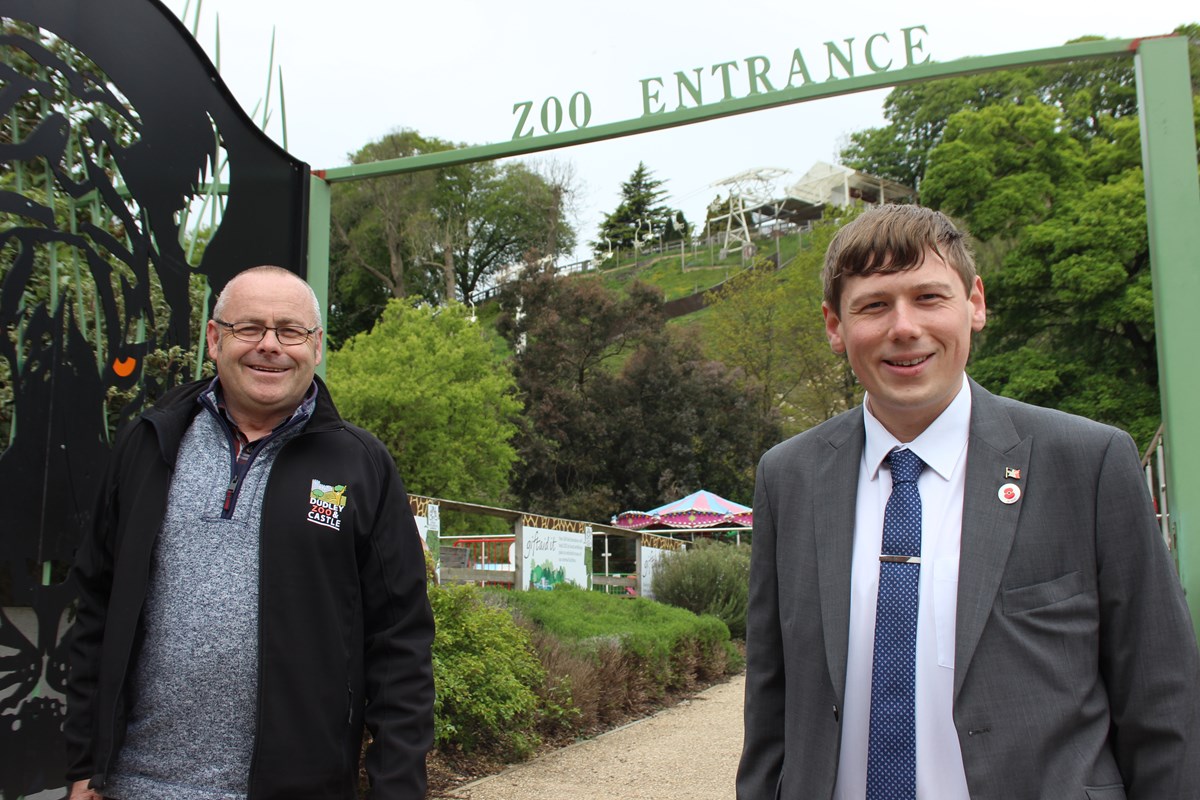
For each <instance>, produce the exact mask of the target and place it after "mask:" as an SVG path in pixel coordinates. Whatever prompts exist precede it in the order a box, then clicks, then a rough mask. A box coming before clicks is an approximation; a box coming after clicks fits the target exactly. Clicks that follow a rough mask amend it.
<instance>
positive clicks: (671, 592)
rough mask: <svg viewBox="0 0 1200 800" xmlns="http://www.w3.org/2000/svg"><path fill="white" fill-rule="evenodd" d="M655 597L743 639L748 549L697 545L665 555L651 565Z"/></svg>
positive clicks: (746, 598)
mask: <svg viewBox="0 0 1200 800" xmlns="http://www.w3.org/2000/svg"><path fill="white" fill-rule="evenodd" d="M653 580H654V596H655V597H656V598H657V599H658V600H660V601H661V602H663V603H668V604H670V605H672V606H677V607H679V608H684V609H687V610H688V611H691V612H692V613H694V614H711V615H713V616H714V617H717V618H718V619H720V620H721V621H722V622H724V623H725V624H726V625H727V626H729V633H730V635H731V636H733V637H734V638H735V639H745V638H746V606H747V604H748V602H749V597H750V548H749V547H748V546H743V545H730V544H724V543H722V542H711V541H703V540H702V541H699V542H697V543H696V545H695V546H694V547H692V548H690V549H688V550H677V551H675V552H671V553H667V554H665V555H664V556H663V557H662V559H660V560H659V561H658V563H656V564H655V565H654V578H653Z"/></svg>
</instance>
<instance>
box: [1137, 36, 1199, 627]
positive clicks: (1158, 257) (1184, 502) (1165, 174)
mask: <svg viewBox="0 0 1200 800" xmlns="http://www.w3.org/2000/svg"><path fill="white" fill-rule="evenodd" d="M1134 63H1135V65H1136V68H1137V91H1138V114H1139V116H1140V124H1141V131H1142V168H1143V170H1144V172H1145V176H1146V217H1147V227H1148V230H1149V235H1150V269H1151V274H1152V276H1153V282H1154V325H1155V334H1156V335H1155V341H1156V342H1157V346H1158V375H1159V378H1158V380H1159V389H1160V393H1161V396H1162V412H1163V422H1164V423H1165V429H1166V435H1165V437H1164V438H1165V439H1166V447H1165V450H1166V460H1167V482H1168V491H1169V495H1168V498H1167V499H1168V511H1169V512H1170V530H1171V533H1172V535H1173V536H1172V538H1173V539H1174V541H1175V547H1176V551H1175V552H1176V558H1177V559H1178V562H1179V577H1180V580H1182V581H1183V587H1184V590H1185V591H1186V592H1187V598H1188V605H1189V607H1190V608H1191V612H1192V623H1193V625H1195V626H1196V629H1197V634H1200V508H1198V507H1200V492H1198V491H1197V488H1198V487H1200V414H1197V413H1196V408H1197V405H1196V399H1197V398H1200V369H1197V368H1196V352H1195V351H1196V342H1197V341H1200V314H1197V313H1196V309H1195V305H1196V301H1197V299H1200V263H1198V262H1197V256H1196V254H1197V253H1200V225H1198V224H1197V223H1198V222H1200V179H1198V178H1197V164H1196V128H1195V123H1194V117H1193V107H1192V85H1191V77H1190V72H1189V69H1188V47H1187V40H1186V39H1184V38H1182V37H1177V38H1163V39H1147V40H1145V41H1143V42H1141V43H1140V45H1139V47H1138V49H1137V57H1136V58H1135V60H1134Z"/></svg>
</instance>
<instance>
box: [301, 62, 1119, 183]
mask: <svg viewBox="0 0 1200 800" xmlns="http://www.w3.org/2000/svg"><path fill="white" fill-rule="evenodd" d="M1140 41H1143V40H1140V39H1107V40H1103V41H1096V42H1079V43H1077V44H1068V45H1063V46H1062V47H1050V48H1045V49H1042V50H1026V51H1024V52H1020V53H1006V54H1003V55H998V56H972V57H970V58H961V59H958V60H957V61H949V62H946V63H944V64H941V63H934V62H930V63H927V64H918V65H915V66H911V67H905V68H903V69H898V70H887V71H883V72H874V73H872V74H870V75H856V76H854V77H849V78H838V79H836V80H827V81H825V82H823V83H806V84H804V85H803V86H797V87H795V88H791V89H780V90H778V91H773V92H761V93H759V94H755V95H749V96H746V97H740V98H733V99H730V100H724V101H721V102H717V103H709V104H707V105H702V106H697V107H696V108H685V109H681V110H678V111H664V112H662V113H658V114H648V115H646V116H642V117H639V118H637V119H632V120H625V121H622V122H610V123H606V124H604V125H597V126H595V127H589V128H581V129H579V130H571V131H564V132H561V133H552V134H548V135H546V136H531V137H528V138H525V139H514V140H513V141H509V142H499V143H496V144H484V145H476V146H473V147H464V148H462V149H459V150H445V151H442V152H440V153H425V154H422V155H419V156H409V157H407V158H394V159H389V160H386V161H374V162H371V163H369V164H353V165H351V166H348V167H334V168H331V169H323V170H316V171H315V174H316V175H317V176H319V177H322V178H324V179H325V180H327V181H329V182H330V183H337V182H341V181H355V180H362V179H364V178H378V177H383V176H386V175H399V174H402V173H406V172H418V171H420V170H425V169H433V168H436V167H449V166H454V165H457V164H469V163H472V162H475V161H490V160H492V159H497V158H508V157H511V156H521V155H526V154H529V153H535V152H540V151H543V150H554V149H557V148H561V147H571V146H573V145H579V144H588V143H590V142H599V141H603V140H605V139H616V138H620V137H622V136H633V135H635V134H639V133H649V132H651V131H660V130H666V129H667V128H677V127H679V126H681V125H691V124H693V123H696V122H706V121H708V120H713V119H720V118H721V117H730V116H734V115H736V114H747V113H750V112H752V111H763V110H765V109H769V108H778V107H780V106H786V105H792V104H794V103H804V102H808V101H810V100H820V99H822V98H826V97H834V96H837V95H843V94H854V93H856V92H867V91H871V90H873V89H886V88H889V87H892V86H903V85H905V84H909V83H918V82H920V81H928V80H934V79H937V78H953V77H956V76H959V75H971V74H974V73H977V72H988V71H991V70H997V69H1015V68H1019V67H1031V66H1036V65H1039V64H1055V63H1059V62H1063V61H1077V60H1080V59H1088V58H1112V57H1114V56H1121V55H1125V56H1130V55H1132V54H1133V52H1134V51H1135V50H1136V48H1137V46H1138V42H1140Z"/></svg>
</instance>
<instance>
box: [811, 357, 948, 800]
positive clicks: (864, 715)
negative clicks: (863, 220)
mask: <svg viewBox="0 0 1200 800" xmlns="http://www.w3.org/2000/svg"><path fill="white" fill-rule="evenodd" d="M863 416H864V417H865V423H866V443H865V446H864V447H863V458H862V462H861V464H860V465H859V470H858V499H857V503H856V508H855V524H854V555H853V562H852V566H851V582H850V642H849V650H848V652H847V660H846V665H847V666H846V698H845V704H844V705H845V707H844V708H843V710H842V713H843V718H842V748H841V757H840V761H839V764H838V779H837V785H836V787H835V788H834V793H833V797H834V800H863V798H864V797H865V795H866V791H867V788H866V787H867V739H868V732H869V730H870V726H871V666H872V658H873V656H874V652H875V607H876V602H877V599H878V595H879V554H880V549H881V547H882V543H883V514H884V509H885V508H886V506H887V501H888V497H889V496H890V495H891V493H892V474H891V471H890V470H889V469H887V468H886V467H885V468H883V469H880V467H881V466H884V461H885V459H886V458H887V454H888V453H890V452H891V451H892V450H893V449H895V448H897V447H907V448H908V449H910V450H912V451H913V452H914V453H916V454H917V455H918V456H919V457H920V458H921V460H922V461H924V462H925V469H924V470H923V471H922V472H921V477H920V479H919V480H918V481H917V488H918V489H919V490H920V492H921V578H920V584H919V589H918V594H919V598H920V600H919V602H920V605H919V607H918V610H917V666H916V718H917V720H916V721H917V798H918V800H970V796H969V794H968V793H967V778H966V774H965V772H964V771H963V761H962V751H961V749H960V748H959V744H958V733H957V732H956V731H955V728H954V718H953V700H954V620H955V614H956V609H957V605H958V598H957V592H958V554H959V545H960V543H961V539H962V507H963V487H964V486H965V475H966V465H967V435H968V432H969V429H970V422H971V391H970V388H969V387H968V384H967V381H966V378H965V377H964V378H963V386H962V389H961V390H960V391H959V393H958V395H957V396H956V397H955V398H954V400H953V401H952V402H951V403H950V405H949V406H947V408H946V410H945V411H943V412H942V414H941V415H940V416H939V417H938V418H937V419H936V420H934V421H933V423H932V424H931V425H930V426H929V427H928V428H926V429H925V431H924V432H923V433H922V434H921V435H920V436H918V437H917V438H916V439H914V440H913V441H912V442H907V443H906V442H900V441H898V440H897V439H896V437H894V436H892V434H890V433H888V431H887V429H885V428H884V427H883V425H882V424H880V422H879V420H877V419H876V418H875V417H874V416H872V414H871V412H870V409H869V398H868V400H867V401H865V402H864V403H863Z"/></svg>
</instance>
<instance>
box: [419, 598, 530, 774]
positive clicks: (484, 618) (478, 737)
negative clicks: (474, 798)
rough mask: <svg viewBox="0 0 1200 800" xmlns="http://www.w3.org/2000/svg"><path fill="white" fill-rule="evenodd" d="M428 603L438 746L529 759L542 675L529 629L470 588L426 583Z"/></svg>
mask: <svg viewBox="0 0 1200 800" xmlns="http://www.w3.org/2000/svg"><path fill="white" fill-rule="evenodd" d="M429 601H430V603H431V604H432V606H433V615H434V620H435V624H436V626H437V634H436V636H435V637H434V640H433V677H434V683H435V686H436V688H437V697H436V699H435V701H434V740H435V744H436V746H438V747H440V748H445V747H457V748H459V749H461V750H462V751H464V752H468V753H469V752H473V751H477V750H479V751H486V752H489V753H494V754H495V755H498V756H500V757H502V758H506V759H517V760H519V759H521V758H524V757H526V756H528V755H529V754H530V753H531V752H532V751H533V750H534V748H536V747H537V745H538V744H539V737H538V735H537V733H536V732H534V725H535V723H536V721H537V720H538V717H539V705H540V701H539V696H538V694H537V693H536V692H535V690H536V689H537V688H538V687H540V686H542V684H543V683H544V682H545V679H546V675H545V672H544V671H543V669H542V666H541V663H540V662H539V661H538V658H537V656H536V655H535V654H534V652H533V646H532V643H531V641H530V638H529V634H528V632H527V631H526V630H525V629H524V628H522V627H520V626H518V625H517V624H516V623H515V622H514V621H513V618H512V615H511V614H509V612H508V611H507V610H506V609H504V608H497V607H496V606H494V605H493V604H490V603H487V602H484V597H483V593H482V592H481V591H480V590H479V589H477V588H475V587H473V586H445V587H443V586H430V587H429Z"/></svg>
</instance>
